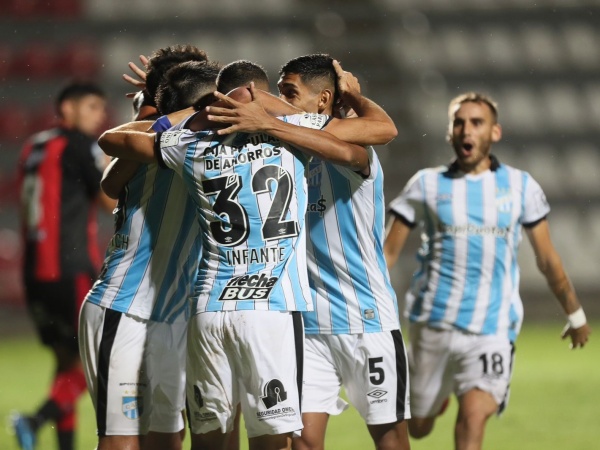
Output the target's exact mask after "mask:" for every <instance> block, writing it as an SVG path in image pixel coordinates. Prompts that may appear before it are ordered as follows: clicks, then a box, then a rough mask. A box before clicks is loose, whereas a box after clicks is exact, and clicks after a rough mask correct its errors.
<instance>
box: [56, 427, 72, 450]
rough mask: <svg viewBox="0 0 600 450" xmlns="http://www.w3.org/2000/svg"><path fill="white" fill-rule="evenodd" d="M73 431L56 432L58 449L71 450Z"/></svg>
mask: <svg viewBox="0 0 600 450" xmlns="http://www.w3.org/2000/svg"><path fill="white" fill-rule="evenodd" d="M74 437H75V433H74V432H73V431H59V432H58V448H59V450H73V441H74Z"/></svg>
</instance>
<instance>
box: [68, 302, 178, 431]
mask: <svg viewBox="0 0 600 450" xmlns="http://www.w3.org/2000/svg"><path fill="white" fill-rule="evenodd" d="M79 321H80V326H79V348H80V354H81V357H82V361H83V366H84V371H85V375H86V381H87V384H88V389H89V391H90V394H91V397H92V402H93V404H94V408H95V410H96V423H97V427H98V435H99V436H135V435H143V434H147V433H148V431H159V432H164V433H174V432H177V431H179V430H181V429H183V419H182V417H181V411H182V410H183V408H184V405H185V397H184V387H185V344H186V337H185V336H186V324H185V322H178V323H176V324H167V323H160V322H153V321H148V320H143V319H139V318H137V317H134V316H130V315H127V314H123V313H120V312H118V311H113V310H110V309H106V308H103V307H100V306H98V305H95V304H93V303H90V302H85V303H84V305H83V307H82V309H81V314H80V319H79Z"/></svg>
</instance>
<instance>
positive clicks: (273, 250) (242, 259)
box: [225, 247, 286, 266]
mask: <svg viewBox="0 0 600 450" xmlns="http://www.w3.org/2000/svg"><path fill="white" fill-rule="evenodd" d="M225 257H226V258H227V263H228V264H229V265H230V266H236V265H240V264H279V263H280V262H281V261H284V260H285V257H286V253H285V249H284V248H283V247H267V248H259V249H256V248H245V249H243V250H228V251H227V252H225Z"/></svg>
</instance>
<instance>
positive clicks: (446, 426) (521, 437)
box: [0, 323, 600, 450]
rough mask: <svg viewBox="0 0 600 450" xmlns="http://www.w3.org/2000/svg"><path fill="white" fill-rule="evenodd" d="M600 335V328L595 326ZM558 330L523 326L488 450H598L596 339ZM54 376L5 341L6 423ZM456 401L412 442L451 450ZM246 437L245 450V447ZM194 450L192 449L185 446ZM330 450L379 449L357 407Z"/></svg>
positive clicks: (0, 411) (87, 404) (80, 441)
mask: <svg viewBox="0 0 600 450" xmlns="http://www.w3.org/2000/svg"><path fill="white" fill-rule="evenodd" d="M592 325H593V328H596V329H598V328H599V327H600V323H595V324H592ZM559 333H560V324H557V323H553V324H546V325H544V324H531V325H530V324H527V323H526V324H525V326H524V328H523V332H522V334H521V336H520V338H519V340H518V341H517V351H516V359H515V371H514V375H513V383H512V391H511V392H512V395H511V399H510V403H509V406H508V409H507V411H506V412H505V413H504V415H503V416H502V417H501V418H492V419H491V420H490V421H489V423H488V427H487V431H486V437H485V442H484V448H485V449H486V450H506V449H527V450H542V449H544V450H546V449H548V448H568V449H571V450H588V449H592V448H597V446H598V440H599V439H600V432H599V431H598V411H599V407H598V401H599V399H600V398H599V397H598V394H597V392H598V386H600V354H599V352H598V346H597V344H595V342H594V341H595V339H594V338H595V336H592V341H591V343H590V344H589V345H588V347H586V348H585V349H584V350H583V351H581V350H578V351H570V350H569V349H568V344H567V343H566V342H565V341H560V338H559ZM51 371H52V361H51V358H50V354H49V352H48V351H47V350H45V349H44V348H43V347H42V346H41V345H39V344H38V343H37V341H36V340H35V338H34V337H14V338H10V337H4V338H2V340H0V419H2V420H6V423H7V424H8V417H9V415H10V412H11V411H12V410H19V411H23V412H26V413H27V412H31V411H32V410H33V409H34V408H35V407H37V406H38V404H39V402H40V401H41V400H42V398H43V397H44V396H45V394H46V391H47V389H48V386H49V383H50V378H51ZM456 407H457V402H456V399H452V401H451V403H450V407H449V408H448V410H447V411H446V413H445V414H444V415H443V416H442V417H440V419H439V420H438V422H437V424H436V428H435V430H434V432H433V433H432V435H431V436H429V437H427V438H425V439H423V440H420V441H414V440H413V441H412V442H411V444H412V445H411V446H412V449H413V450H425V449H427V450H436V449H440V450H446V449H451V448H452V447H453V445H452V433H453V431H452V429H453V424H454V418H455V417H456ZM79 424H80V426H79V429H78V433H77V437H76V443H77V445H76V448H77V450H91V449H93V448H95V445H96V437H95V421H94V412H93V408H92V405H91V401H90V399H89V397H87V396H85V397H84V398H83V399H82V400H81V401H80V403H79ZM245 441H246V438H245V434H243V435H242V443H243V444H242V450H244V449H247V444H246V442H245ZM0 448H1V449H3V450H17V449H18V446H17V444H16V438H15V437H14V436H13V435H11V433H10V427H8V425H7V426H6V427H0ZM37 448H38V449H39V450H51V449H53V448H56V443H55V435H54V430H52V429H51V427H50V425H48V426H46V427H45V428H44V429H43V430H42V432H41V433H40V435H39V437H38V446H37ZM184 448H189V443H187V442H186V443H185V444H184ZM326 448H328V449H329V450H355V449H356V450H364V449H369V448H373V446H372V444H371V441H370V438H369V436H368V432H367V430H366V428H365V425H364V424H363V423H362V420H361V419H360V417H359V415H358V414H357V412H356V411H355V410H354V409H350V410H348V411H346V412H345V413H344V414H342V415H340V416H337V417H332V418H331V419H330V422H329V427H328V434H327V443H326Z"/></svg>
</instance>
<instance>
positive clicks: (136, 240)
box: [87, 164, 201, 322]
mask: <svg viewBox="0 0 600 450" xmlns="http://www.w3.org/2000/svg"><path fill="white" fill-rule="evenodd" d="M199 231H200V230H199V226H198V222H197V220H196V218H195V205H194V203H193V202H192V200H191V198H190V196H189V195H188V193H187V189H186V187H185V186H184V184H183V182H182V180H181V179H179V178H178V177H177V176H175V174H174V173H173V172H172V171H170V170H165V169H161V168H159V167H158V165H157V164H144V165H141V166H140V168H139V169H138V170H137V171H136V173H135V174H134V176H133V177H132V179H131V180H130V181H129V182H128V183H127V185H126V186H125V188H124V189H123V192H122V193H121V196H120V198H119V202H118V204H117V208H116V210H115V234H114V235H113V237H112V239H111V241H110V243H109V246H108V249H107V251H106V255H105V260H104V265H103V267H102V272H101V274H100V277H99V278H98V280H97V281H96V283H95V284H94V287H93V288H92V290H91V291H90V293H89V294H88V296H87V300H88V301H91V302H92V303H95V304H98V305H100V306H103V307H106V308H110V309H114V310H116V311H120V312H124V313H128V314H132V315H135V316H137V317H140V318H143V319H151V320H154V321H158V322H172V321H174V320H176V319H178V318H180V317H181V316H182V314H184V313H188V314H189V308H188V303H189V301H188V299H189V296H190V295H192V294H193V285H194V282H195V278H196V274H197V267H198V259H199V255H200V249H201V238H200V234H199Z"/></svg>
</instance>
